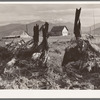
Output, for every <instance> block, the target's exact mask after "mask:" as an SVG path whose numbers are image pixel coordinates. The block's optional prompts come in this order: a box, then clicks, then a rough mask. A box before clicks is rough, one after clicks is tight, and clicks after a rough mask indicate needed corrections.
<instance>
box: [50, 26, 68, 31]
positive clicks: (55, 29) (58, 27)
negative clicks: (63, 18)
mask: <svg viewBox="0 0 100 100" xmlns="http://www.w3.org/2000/svg"><path fill="white" fill-rule="evenodd" d="M64 27H66V26H54V27H53V28H52V29H51V32H60V31H62V30H63V28H64ZM66 29H67V30H68V28H67V27H66Z"/></svg>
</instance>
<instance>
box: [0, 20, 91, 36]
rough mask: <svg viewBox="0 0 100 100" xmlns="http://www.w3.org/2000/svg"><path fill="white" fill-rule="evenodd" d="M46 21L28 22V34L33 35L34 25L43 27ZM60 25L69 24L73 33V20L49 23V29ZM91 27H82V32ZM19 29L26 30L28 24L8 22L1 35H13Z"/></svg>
mask: <svg viewBox="0 0 100 100" xmlns="http://www.w3.org/2000/svg"><path fill="white" fill-rule="evenodd" d="M44 23H45V22H43V21H36V22H31V23H28V24H27V28H28V34H29V35H30V36H33V27H34V25H36V24H38V25H39V26H40V27H41V25H43V24H44ZM60 25H65V26H67V28H68V29H69V33H73V27H74V24H73V23H71V22H67V23H49V31H50V30H51V29H52V27H53V26H60ZM89 29H90V28H89V27H82V33H85V32H88V31H89ZM19 30H24V31H26V24H8V25H5V26H0V37H3V36H6V35H11V33H12V32H14V31H19ZM40 34H41V33H40Z"/></svg>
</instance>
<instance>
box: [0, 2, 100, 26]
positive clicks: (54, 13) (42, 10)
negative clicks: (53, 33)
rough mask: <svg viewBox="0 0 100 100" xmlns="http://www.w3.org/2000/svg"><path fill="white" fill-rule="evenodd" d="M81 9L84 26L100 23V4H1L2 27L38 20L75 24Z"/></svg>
mask: <svg viewBox="0 0 100 100" xmlns="http://www.w3.org/2000/svg"><path fill="white" fill-rule="evenodd" d="M80 7H81V8H82V10H81V16H80V20H81V23H82V26H84V27H87V26H91V25H93V24H94V23H95V24H96V23H100V4H0V25H2V24H8V23H15V22H21V23H23V22H28V21H37V20H42V21H48V22H52V23H59V22H62V23H66V22H72V23H74V18H75V9H76V8H80Z"/></svg>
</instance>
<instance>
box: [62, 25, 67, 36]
mask: <svg viewBox="0 0 100 100" xmlns="http://www.w3.org/2000/svg"><path fill="white" fill-rule="evenodd" d="M67 35H68V30H67V29H66V28H65V27H64V28H63V30H62V36H67Z"/></svg>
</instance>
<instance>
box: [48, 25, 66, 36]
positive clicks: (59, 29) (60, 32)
mask: <svg viewBox="0 0 100 100" xmlns="http://www.w3.org/2000/svg"><path fill="white" fill-rule="evenodd" d="M50 35H51V36H67V35H68V28H67V27H66V26H54V27H53V28H52V29H51V31H50Z"/></svg>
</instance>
